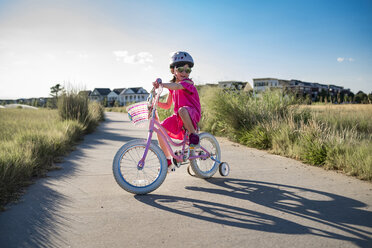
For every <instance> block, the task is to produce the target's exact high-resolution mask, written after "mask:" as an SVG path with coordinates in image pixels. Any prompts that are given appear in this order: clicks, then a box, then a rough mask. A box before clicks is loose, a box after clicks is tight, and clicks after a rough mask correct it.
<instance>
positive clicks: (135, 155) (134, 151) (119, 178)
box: [112, 140, 168, 195]
mask: <svg viewBox="0 0 372 248" xmlns="http://www.w3.org/2000/svg"><path fill="white" fill-rule="evenodd" d="M145 149H146V141H145V140H133V141H130V142H128V143H126V144H125V145H123V146H122V147H121V148H120V149H119V150H118V152H117V153H116V155H115V157H114V161H113V165H112V170H113V173H114V177H115V180H116V182H117V183H118V184H119V185H120V187H122V188H123V189H124V190H126V191H128V192H130V193H133V194H137V195H143V194H147V193H150V192H151V191H154V190H155V189H157V188H158V187H159V186H160V185H161V184H162V183H163V181H164V180H165V177H166V176H167V171H168V166H167V160H166V158H165V155H164V153H163V151H162V150H161V149H160V147H159V146H157V145H155V144H153V143H151V144H150V148H149V150H148V154H147V156H146V160H145V165H144V166H143V168H140V167H138V162H139V161H140V160H141V158H142V156H143V154H144V151H145Z"/></svg>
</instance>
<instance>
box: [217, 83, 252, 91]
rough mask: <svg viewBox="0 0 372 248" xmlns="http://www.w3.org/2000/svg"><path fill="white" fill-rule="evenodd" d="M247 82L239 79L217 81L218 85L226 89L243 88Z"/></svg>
mask: <svg viewBox="0 0 372 248" xmlns="http://www.w3.org/2000/svg"><path fill="white" fill-rule="evenodd" d="M247 84H248V85H249V83H248V82H241V81H220V82H218V87H220V88H223V89H226V90H242V89H244V90H245V87H246V86H247ZM249 86H250V85H249ZM248 88H249V87H248ZM250 88H252V87H250Z"/></svg>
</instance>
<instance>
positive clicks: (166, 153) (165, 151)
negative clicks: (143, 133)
mask: <svg viewBox="0 0 372 248" xmlns="http://www.w3.org/2000/svg"><path fill="white" fill-rule="evenodd" d="M157 136H158V141H159V145H160V148H161V149H162V150H163V152H164V154H165V157H166V158H167V159H170V158H172V155H171V154H170V152H169V151H168V149H167V145H166V142H167V141H166V140H164V139H163V138H162V136H160V135H157Z"/></svg>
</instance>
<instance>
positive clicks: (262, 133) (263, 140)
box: [239, 126, 272, 149]
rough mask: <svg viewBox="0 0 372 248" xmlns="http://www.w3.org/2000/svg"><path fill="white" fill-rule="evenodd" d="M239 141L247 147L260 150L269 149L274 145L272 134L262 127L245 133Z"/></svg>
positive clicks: (256, 127)
mask: <svg viewBox="0 0 372 248" xmlns="http://www.w3.org/2000/svg"><path fill="white" fill-rule="evenodd" d="M239 141H240V143H242V144H244V145H246V146H250V147H254V148H258V149H269V148H271V145H272V144H271V138H270V133H269V132H268V130H266V129H265V128H263V127H261V126H255V127H254V128H253V129H251V130H248V131H245V132H243V133H242V134H241V137H240V139H239Z"/></svg>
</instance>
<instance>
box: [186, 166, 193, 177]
mask: <svg viewBox="0 0 372 248" xmlns="http://www.w3.org/2000/svg"><path fill="white" fill-rule="evenodd" d="M187 172H188V173H189V175H190V176H193V177H194V176H195V172H194V171H193V169H192V168H191V165H189V166H188V167H187Z"/></svg>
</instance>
